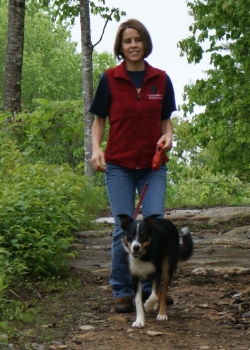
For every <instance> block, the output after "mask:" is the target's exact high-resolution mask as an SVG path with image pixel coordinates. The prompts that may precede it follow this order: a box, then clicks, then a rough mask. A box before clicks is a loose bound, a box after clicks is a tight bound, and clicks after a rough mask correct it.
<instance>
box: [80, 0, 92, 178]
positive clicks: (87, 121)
mask: <svg viewBox="0 0 250 350" xmlns="http://www.w3.org/2000/svg"><path fill="white" fill-rule="evenodd" d="M79 4H80V23H81V43H82V82H83V88H82V95H83V115H84V172H85V175H88V176H94V170H93V168H92V166H91V163H90V162H91V154H92V147H91V128H92V123H93V116H92V114H91V113H90V112H89V107H90V105H91V102H92V99H93V72H92V52H93V44H92V42H91V35H90V15H89V0H80V1H79Z"/></svg>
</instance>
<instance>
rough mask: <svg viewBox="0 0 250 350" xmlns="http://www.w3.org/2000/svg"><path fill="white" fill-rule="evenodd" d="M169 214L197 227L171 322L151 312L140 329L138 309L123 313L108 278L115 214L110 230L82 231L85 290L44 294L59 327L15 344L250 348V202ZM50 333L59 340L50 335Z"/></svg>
mask: <svg viewBox="0 0 250 350" xmlns="http://www.w3.org/2000/svg"><path fill="white" fill-rule="evenodd" d="M166 217H167V218H168V219H170V220H172V221H173V222H174V223H175V224H176V225H177V227H178V228H181V227H183V226H187V225H188V226H189V227H190V229H191V232H192V235H193V239H194V249H195V250H194V254H193V257H192V258H191V259H190V260H189V261H188V262H186V263H182V264H180V265H179V268H178V271H177V272H176V274H175V276H174V278H173V281H172V284H171V287H170V295H171V296H172V297H173V299H174V305H172V306H170V307H169V308H168V312H167V313H168V318H169V319H168V321H166V322H159V321H157V320H156V314H154V313H150V314H146V327H145V328H143V329H133V328H132V327H131V324H132V322H133V321H134V319H135V313H134V314H127V315H121V314H115V312H114V301H113V297H112V291H111V289H110V286H109V281H108V277H109V270H110V249H111V241H112V237H111V235H110V233H111V230H112V221H113V220H112V218H102V219H100V221H104V222H107V229H106V230H100V231H90V232H80V233H78V234H77V237H76V242H75V248H76V249H77V251H78V256H77V258H76V259H74V260H70V265H71V266H72V274H74V276H75V275H77V276H79V278H78V277H77V279H78V280H79V281H80V283H81V285H80V288H79V287H78V289H77V288H74V286H70V285H69V287H68V289H67V290H66V292H64V294H63V295H60V296H57V297H56V299H55V296H53V295H52V294H51V295H46V297H45V298H44V299H43V300H41V302H42V303H43V304H42V305H43V306H42V307H43V308H44V309H47V311H46V312H47V314H49V315H50V314H52V313H53V317H52V321H51V322H50V323H51V324H52V326H53V325H54V326H53V327H54V328H53V327H52V328H48V329H47V328H45V329H43V331H42V329H41V331H40V336H38V335H37V334H36V335H35V334H33V340H32V341H31V342H29V343H27V340H26V342H25V346H23V345H21V344H18V345H17V344H14V347H12V348H11V349H13V350H24V349H28V350H30V349H32V350H33V349H34V350H47V349H49V350H56V349H67V350H85V349H88V350H105V349H106V350H112V349H114V350H118V349H119V350H127V349H130V350H163V349H167V350H177V349H181V350H183V349H187V350H206V349H211V350H215V349H218V350H229V349H236V350H250V254H249V253H250V207H240V208H239V207H237V208H233V207H229V208H224V207H222V208H212V209H205V210H175V211H171V212H170V211H169V212H166ZM40 294H41V293H40ZM52 310H53V311H52ZM28 331H30V330H28ZM41 332H43V333H41ZM49 332H54V333H53V338H52V339H54V340H53V341H51V336H50V339H49V340H46V337H47V336H48V334H49ZM31 334H32V333H31ZM8 349H9V348H6V350H8Z"/></svg>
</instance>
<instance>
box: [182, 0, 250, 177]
mask: <svg viewBox="0 0 250 350" xmlns="http://www.w3.org/2000/svg"><path fill="white" fill-rule="evenodd" d="M187 6H188V7H189V9H190V14H191V15H192V16H193V18H194V23H193V24H192V25H191V26H190V28H189V30H190V32H191V33H192V35H191V36H190V37H188V38H186V39H184V40H182V41H180V42H179V47H180V50H181V55H186V56H187V60H188V62H190V63H191V62H193V63H199V62H200V61H201V60H202V58H203V56H204V54H208V55H210V63H211V67H212V68H211V69H209V70H208V71H207V72H206V73H207V76H206V78H204V79H199V80H197V81H196V82H195V83H194V84H190V85H188V86H186V87H185V90H184V99H185V103H184V105H183V110H184V113H185V116H186V117H190V115H192V118H191V123H190V127H189V128H188V135H189V137H192V138H193V141H195V142H194V143H195V144H196V147H194V148H193V151H195V150H196V151H197V149H199V150H200V149H206V150H207V151H208V152H209V153H210V154H211V155H212V156H211V157H210V158H209V159H207V163H206V165H207V166H208V167H209V168H210V169H212V170H213V171H225V172H226V173H229V172H230V171H232V172H234V173H235V174H237V175H238V176H240V178H242V179H246V180H248V181H249V180H250V152H249V147H250V138H249V136H248V135H249V134H250V123H249V115H250V85H249V81H250V69H249V67H250V55H249V53H250V16H249V10H250V0H236V1H235V0H203V1H201V0H192V1H188V2H187ZM196 106H202V107H203V108H204V112H202V113H197V114H194V113H195V111H196V109H195V107H196ZM188 135H187V136H188Z"/></svg>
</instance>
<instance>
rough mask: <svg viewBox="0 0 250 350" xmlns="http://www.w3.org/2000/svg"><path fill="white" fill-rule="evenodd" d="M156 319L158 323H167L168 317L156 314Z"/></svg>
mask: <svg viewBox="0 0 250 350" xmlns="http://www.w3.org/2000/svg"><path fill="white" fill-rule="evenodd" d="M156 319H157V320H158V321H167V320H168V316H167V315H160V314H158V315H157V318H156Z"/></svg>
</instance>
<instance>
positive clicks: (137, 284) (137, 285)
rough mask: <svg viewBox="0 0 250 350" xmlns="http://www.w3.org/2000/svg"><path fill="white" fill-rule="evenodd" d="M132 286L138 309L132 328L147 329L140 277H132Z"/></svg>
mask: <svg viewBox="0 0 250 350" xmlns="http://www.w3.org/2000/svg"><path fill="white" fill-rule="evenodd" d="M132 285H133V290H134V295H135V307H136V320H135V322H133V323H132V327H135V328H142V327H145V316H144V310H143V305H142V284H141V281H140V279H139V278H138V277H136V276H133V277H132Z"/></svg>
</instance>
